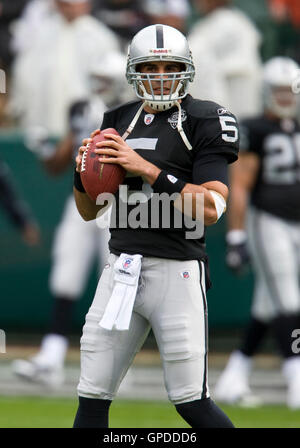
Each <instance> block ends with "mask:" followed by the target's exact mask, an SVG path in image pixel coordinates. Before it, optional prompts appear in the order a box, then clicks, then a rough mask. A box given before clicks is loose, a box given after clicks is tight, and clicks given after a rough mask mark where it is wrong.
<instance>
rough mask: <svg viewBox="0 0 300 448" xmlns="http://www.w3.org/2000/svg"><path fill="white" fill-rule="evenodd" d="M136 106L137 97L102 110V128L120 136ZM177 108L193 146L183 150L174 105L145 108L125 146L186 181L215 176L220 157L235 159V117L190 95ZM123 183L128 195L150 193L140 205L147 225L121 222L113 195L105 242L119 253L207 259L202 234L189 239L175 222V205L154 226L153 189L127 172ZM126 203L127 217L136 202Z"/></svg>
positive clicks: (211, 103) (236, 151)
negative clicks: (160, 109)
mask: <svg viewBox="0 0 300 448" xmlns="http://www.w3.org/2000/svg"><path fill="white" fill-rule="evenodd" d="M140 106H141V102H140V101H132V102H130V103H127V104H125V105H122V106H119V107H117V108H114V109H111V110H109V111H107V112H106V113H105V114H104V118H103V123H102V129H105V128H110V127H111V128H115V129H116V130H117V131H118V132H119V134H120V135H121V136H122V135H123V134H124V132H125V131H126V129H127V128H128V125H129V124H130V123H131V120H132V119H133V117H134V116H135V114H136V112H137V110H138V109H139V107H140ZM181 106H182V110H181V119H182V127H183V129H184V132H185V134H186V136H187V138H188V140H189V142H190V144H191V145H192V148H193V149H192V150H188V149H187V147H186V145H185V144H184V142H183V140H182V138H181V136H180V134H179V132H178V130H177V128H176V124H177V118H178V108H177V107H176V106H174V107H172V108H171V109H169V110H167V111H163V112H159V113H156V114H149V113H147V112H145V111H143V112H142V114H141V115H140V117H139V119H138V121H137V123H136V125H135V127H134V129H133V131H132V133H131V134H130V135H129V136H128V137H127V139H126V142H127V144H128V145H129V146H130V147H131V148H133V149H134V150H135V151H136V152H137V153H138V154H140V155H141V156H142V157H143V158H144V159H146V160H147V161H149V162H151V163H153V164H154V165H156V166H157V167H159V168H160V169H163V170H166V171H167V172H168V174H170V175H172V176H175V177H176V178H178V179H181V180H183V181H185V182H188V183H193V184H198V185H200V184H201V183H204V182H208V181H210V180H211V181H213V180H219V179H218V175H217V174H216V173H214V169H213V168H214V163H215V162H214V161H215V160H218V158H219V159H222V160H226V165H227V164H228V163H231V162H233V161H235V160H236V159H237V153H238V144H239V138H238V127H237V122H236V119H235V117H234V115H232V114H231V113H230V112H228V111H227V110H226V109H224V108H223V107H221V106H219V105H218V104H216V103H213V102H210V101H201V100H196V99H194V98H192V97H191V96H190V95H188V96H187V97H186V98H185V99H184V100H183V101H182V103H181ZM208 159H209V160H212V162H211V168H210V169H209V170H207V173H206V174H205V175H203V172H202V171H201V165H202V164H203V163H206V161H207V160H208ZM204 177H205V178H204ZM124 184H126V185H127V188H128V196H129V199H130V197H131V196H130V194H132V193H133V192H135V193H136V192H138V191H142V192H144V193H145V194H148V201H147V204H146V205H144V207H147V213H145V214H144V216H146V217H147V223H146V225H145V223H144V222H142V223H141V225H140V226H137V227H136V228H135V229H132V228H131V227H130V222H129V221H128V222H124V219H123V221H122V219H120V216H119V215H118V213H119V210H120V209H121V208H122V207H121V205H122V206H123V204H121V205H120V198H119V195H118V194H117V195H116V203H115V204H116V219H115V221H114V225H113V226H112V225H111V227H110V231H111V239H110V242H109V246H110V250H111V251H112V252H113V253H115V254H117V255H118V254H120V253H122V252H125V253H130V254H135V253H139V254H141V255H145V256H154V257H165V258H172V259H201V258H203V257H205V240H204V234H202V236H201V237H199V238H198V239H195V238H191V239H189V238H187V237H186V235H187V233H186V231H187V225H186V224H185V222H183V223H182V226H181V227H180V228H179V227H178V225H175V224H174V220H175V218H174V216H173V211H174V210H173V209H171V211H170V215H171V217H170V225H169V226H164V225H163V222H162V220H159V224H157V221H156V220H155V219H154V220H152V219H151V218H152V217H153V214H152V215H151V211H152V212H153V210H152V208H151V204H152V202H153V198H152V197H151V193H153V190H152V188H151V186H150V185H149V184H146V183H145V182H143V180H142V178H141V177H136V176H132V175H130V173H128V175H127V177H126V178H125V182H124ZM121 201H123V199H121ZM120 207H121V208H120ZM126 207H127V214H128V216H129V215H130V213H133V212H132V210H133V209H134V207H135V205H131V204H130V200H128V203H127V204H126ZM122 210H124V207H123V209H122ZM120 213H121V212H120ZM178 213H179V212H178ZM123 216H124V214H123ZM153 222H155V224H153ZM177 224H178V223H177ZM189 229H190V227H189Z"/></svg>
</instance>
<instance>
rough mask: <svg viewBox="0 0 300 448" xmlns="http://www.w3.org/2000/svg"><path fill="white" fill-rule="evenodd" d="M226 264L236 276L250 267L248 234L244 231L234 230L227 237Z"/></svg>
mask: <svg viewBox="0 0 300 448" xmlns="http://www.w3.org/2000/svg"><path fill="white" fill-rule="evenodd" d="M226 244H227V248H226V264H227V266H228V268H229V269H230V270H231V271H232V272H233V273H234V274H236V275H241V274H244V273H245V272H246V270H247V269H248V267H249V265H250V256H249V252H248V248H247V234H246V231H245V230H244V229H232V230H230V231H229V232H228V233H227V235H226Z"/></svg>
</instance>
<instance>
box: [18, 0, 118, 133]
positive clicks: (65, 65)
mask: <svg viewBox="0 0 300 448" xmlns="http://www.w3.org/2000/svg"><path fill="white" fill-rule="evenodd" d="M40 2H41V0H35V2H34V3H33V5H32V6H31V13H30V14H29V12H28V10H27V13H28V14H27V16H26V17H24V22H23V24H22V26H19V32H20V33H21V32H22V33H23V35H26V33H27V35H28V36H29V35H30V38H29V37H28V38H27V44H26V43H25V39H24V45H20V41H21V42H22V39H20V38H19V39H18V38H17V37H16V39H18V40H16V42H17V41H18V42H19V46H18V45H17V43H16V44H15V45H16V48H18V51H17V53H16V56H15V60H14V64H13V70H12V88H11V92H10V94H11V95H10V110H11V113H12V114H13V116H14V117H15V118H16V119H18V124H19V126H21V127H22V129H27V128H28V127H30V126H42V127H44V128H46V129H47V131H48V132H49V134H51V135H54V136H57V137H60V138H62V137H63V136H64V135H65V134H66V132H67V129H68V111H69V108H70V106H71V104H73V103H74V102H75V101H78V100H79V99H80V98H85V97H86V96H87V95H88V75H89V72H90V70H91V66H92V65H93V64H94V59H95V55H99V54H101V56H102V57H103V58H104V57H105V56H106V55H107V54H109V53H111V52H115V51H119V42H118V39H117V38H116V36H115V35H114V33H113V32H112V31H111V30H110V29H108V28H107V27H106V26H105V25H104V24H103V23H101V22H100V21H99V20H98V19H96V18H95V17H92V16H91V8H92V1H91V0H53V2H52V3H53V5H52V8H51V7H49V9H48V10H47V8H46V10H45V7H41V4H40ZM29 6H30V5H29ZM29 6H28V7H29ZM50 6H51V5H50ZM33 8H35V9H33ZM36 8H37V9H36ZM34 12H35V13H37V14H38V17H39V16H40V17H41V18H42V26H38V25H37V23H39V20H38V19H36V18H35V24H36V26H35V27H33V28H31V23H32V20H33V13H34ZM26 20H27V22H26ZM16 33H17V32H16ZM28 42H30V45H28ZM45 55H47V57H45ZM33 67H34V70H33Z"/></svg>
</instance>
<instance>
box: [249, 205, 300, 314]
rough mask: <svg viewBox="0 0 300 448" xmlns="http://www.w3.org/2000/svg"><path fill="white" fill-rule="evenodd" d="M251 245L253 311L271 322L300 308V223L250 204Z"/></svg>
mask: <svg viewBox="0 0 300 448" xmlns="http://www.w3.org/2000/svg"><path fill="white" fill-rule="evenodd" d="M248 236H249V249H250V252H251V257H252V261H253V268H254V273H255V285H254V296H253V302H252V315H253V316H254V317H256V318H257V319H259V320H262V321H265V322H268V321H270V320H271V319H273V318H274V317H276V316H278V315H279V314H295V313H299V312H300V288H299V273H300V272H299V271H300V223H293V222H288V221H285V220H283V219H281V218H278V217H276V216H274V215H271V214H269V213H266V212H263V211H261V210H258V209H255V208H254V207H251V209H250V210H249V212H248Z"/></svg>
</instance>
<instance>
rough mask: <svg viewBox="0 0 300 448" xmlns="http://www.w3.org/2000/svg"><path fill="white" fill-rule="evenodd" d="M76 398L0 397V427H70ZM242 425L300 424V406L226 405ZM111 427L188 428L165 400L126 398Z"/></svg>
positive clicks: (115, 407)
mask: <svg viewBox="0 0 300 448" xmlns="http://www.w3.org/2000/svg"><path fill="white" fill-rule="evenodd" d="M76 409H77V400H76V399H74V400H73V399H56V398H55V399H54V398H53V399H52V398H36V397H22V398H18V397H0V428H70V427H72V424H73V419H74V415H75V413H76ZM222 409H223V410H224V411H225V412H226V413H227V415H228V416H229V417H230V418H231V420H232V421H233V423H234V425H235V426H236V427H238V428H300V410H299V411H291V410H289V409H287V408H286V407H285V406H279V405H278V406H262V407H260V408H256V409H246V408H238V407H234V406H222ZM110 427H111V428H188V425H186V424H185V422H184V421H183V420H182V419H181V418H180V417H179V415H178V414H177V413H176V411H175V408H174V407H173V406H172V405H171V404H169V403H165V402H157V401H156V402H144V401H123V400H119V401H116V402H114V403H113V404H112V406H111V414H110Z"/></svg>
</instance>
